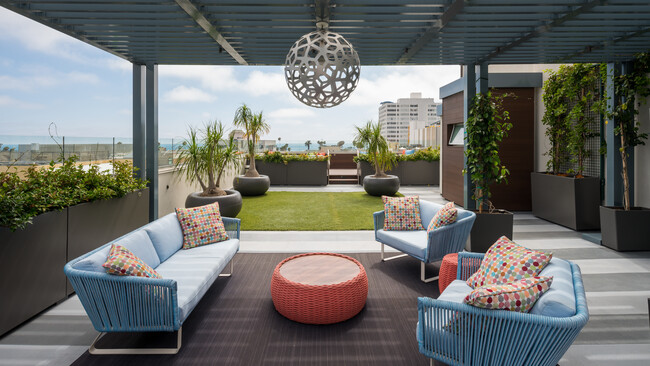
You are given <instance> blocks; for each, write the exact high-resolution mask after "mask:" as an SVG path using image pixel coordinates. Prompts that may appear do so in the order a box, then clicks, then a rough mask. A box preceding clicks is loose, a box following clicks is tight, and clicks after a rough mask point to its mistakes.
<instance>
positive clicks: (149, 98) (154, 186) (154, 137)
mask: <svg viewBox="0 0 650 366" xmlns="http://www.w3.org/2000/svg"><path fill="white" fill-rule="evenodd" d="M146 93H147V94H146V106H147V108H146V111H147V115H146V120H147V123H146V125H147V127H146V132H147V134H146V144H147V145H146V147H147V152H146V160H147V166H146V173H147V174H146V177H147V180H149V221H153V220H155V219H157V218H158V65H155V64H147V66H146Z"/></svg>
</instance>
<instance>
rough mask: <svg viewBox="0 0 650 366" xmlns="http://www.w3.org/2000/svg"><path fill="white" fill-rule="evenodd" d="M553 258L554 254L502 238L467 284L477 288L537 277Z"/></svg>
mask: <svg viewBox="0 0 650 366" xmlns="http://www.w3.org/2000/svg"><path fill="white" fill-rule="evenodd" d="M552 257H553V253H546V252H538V251H535V250H531V249H528V248H526V247H522V246H521V245H519V244H517V243H515V242H513V241H511V240H510V239H508V238H507V237H505V236H502V237H501V238H499V240H497V241H496V242H495V243H494V244H492V246H491V247H490V249H488V251H487V252H486V253H485V256H484V257H483V261H482V262H481V266H480V267H479V269H478V271H476V273H474V274H473V275H472V276H471V277H470V278H468V279H467V284H468V285H469V286H470V287H472V288H477V287H480V286H483V285H490V284H503V283H509V282H513V281H517V280H520V279H522V278H527V277H533V276H537V275H539V273H540V272H541V271H542V269H544V267H546V265H547V264H548V262H550V260H551V258H552Z"/></svg>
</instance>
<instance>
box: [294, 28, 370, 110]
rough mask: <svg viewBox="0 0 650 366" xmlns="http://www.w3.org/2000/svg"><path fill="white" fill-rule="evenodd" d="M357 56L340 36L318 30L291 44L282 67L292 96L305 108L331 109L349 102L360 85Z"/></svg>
mask: <svg viewBox="0 0 650 366" xmlns="http://www.w3.org/2000/svg"><path fill="white" fill-rule="evenodd" d="M360 72H361V68H360V66H359V55H358V54H357V52H356V51H355V50H354V47H352V45H351V44H350V43H349V42H348V41H346V40H345V38H343V36H341V35H340V34H337V33H334V32H329V31H326V30H319V31H315V32H311V33H309V34H305V35H304V36H302V37H300V39H299V40H298V41H296V43H294V44H293V46H292V47H291V49H290V50H289V53H288V54H287V59H286V61H285V64H284V76H285V79H286V80H287V86H289V90H291V93H292V94H293V95H294V96H295V97H296V98H298V100H299V101H301V102H303V103H304V104H306V105H308V106H312V107H316V108H330V107H334V106H336V105H339V104H341V103H342V102H343V101H345V100H346V99H348V97H349V96H350V94H351V93H352V91H354V89H355V88H356V87H357V84H358V83H359V74H360Z"/></svg>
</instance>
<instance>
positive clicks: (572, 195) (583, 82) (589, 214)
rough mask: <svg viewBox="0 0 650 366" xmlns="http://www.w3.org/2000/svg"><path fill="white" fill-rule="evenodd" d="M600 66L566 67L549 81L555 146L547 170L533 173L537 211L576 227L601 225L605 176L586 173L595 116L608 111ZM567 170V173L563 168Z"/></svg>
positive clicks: (549, 131) (548, 121)
mask: <svg viewBox="0 0 650 366" xmlns="http://www.w3.org/2000/svg"><path fill="white" fill-rule="evenodd" d="M600 77H601V76H600V65H591V64H576V65H563V66H560V68H559V70H558V71H557V72H552V73H551V75H550V77H549V78H548V80H547V81H546V82H545V83H544V95H543V99H544V107H545V109H546V111H545V112H544V117H543V119H542V123H543V124H544V125H546V136H548V138H549V141H550V143H551V147H550V149H549V150H548V152H547V153H546V155H547V156H549V157H550V159H549V160H548V163H547V172H540V173H538V172H533V173H531V201H532V210H533V215H535V216H537V217H540V218H542V219H545V220H548V221H552V222H554V223H556V224H560V225H564V226H566V227H569V228H571V229H573V230H591V229H598V228H599V227H600V220H599V217H598V206H600V178H599V177H593V176H592V177H589V176H585V175H584V170H585V169H584V167H585V161H586V159H587V158H588V157H589V156H590V155H592V154H593V153H594V152H593V151H589V150H588V149H587V142H588V140H589V139H591V138H593V137H595V136H598V133H597V132H596V131H595V127H596V126H597V123H596V121H594V117H592V115H593V114H590V113H589V112H590V111H591V112H594V114H596V115H597V114H600V113H602V112H603V109H604V105H605V99H604V98H601V96H600V91H599V89H600V88H599V87H598V86H599V79H600ZM562 168H564V169H566V170H565V171H562V170H561V169H562Z"/></svg>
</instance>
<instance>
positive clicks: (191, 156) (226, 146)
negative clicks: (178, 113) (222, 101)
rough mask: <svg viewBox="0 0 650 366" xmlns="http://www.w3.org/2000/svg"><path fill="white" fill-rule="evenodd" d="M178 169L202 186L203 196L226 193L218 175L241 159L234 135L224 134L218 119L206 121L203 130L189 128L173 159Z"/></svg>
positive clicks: (239, 162) (238, 164) (236, 166)
mask: <svg viewBox="0 0 650 366" xmlns="http://www.w3.org/2000/svg"><path fill="white" fill-rule="evenodd" d="M175 166H176V169H177V171H178V172H179V173H180V174H181V175H182V176H184V177H185V179H186V180H187V181H189V182H193V183H198V184H199V185H200V186H201V190H202V191H203V192H202V193H201V195H202V196H225V195H226V194H227V193H226V191H224V190H223V189H222V188H220V186H219V185H220V182H221V177H222V176H223V173H224V171H225V170H226V169H228V168H235V169H237V168H239V167H240V166H241V159H240V158H239V156H238V154H237V144H236V142H235V140H234V138H233V136H230V137H226V131H225V128H224V127H223V125H222V124H221V122H219V121H214V122H210V123H207V124H205V126H204V127H203V129H197V128H195V127H190V128H189V131H188V138H187V139H185V141H183V143H182V145H181V148H180V150H179V152H178V159H177V160H176V164H175Z"/></svg>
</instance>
